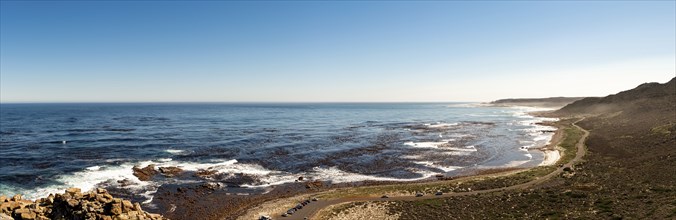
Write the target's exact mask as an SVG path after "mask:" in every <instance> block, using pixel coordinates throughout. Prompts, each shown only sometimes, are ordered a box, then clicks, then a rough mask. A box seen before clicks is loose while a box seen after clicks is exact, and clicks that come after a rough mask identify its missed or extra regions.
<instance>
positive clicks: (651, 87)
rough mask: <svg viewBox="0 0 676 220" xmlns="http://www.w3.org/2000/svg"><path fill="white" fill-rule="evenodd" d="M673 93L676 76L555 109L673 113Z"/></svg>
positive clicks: (586, 112) (570, 111) (578, 112)
mask: <svg viewBox="0 0 676 220" xmlns="http://www.w3.org/2000/svg"><path fill="white" fill-rule="evenodd" d="M675 95H676V78H673V79H671V81H669V82H667V83H665V84H660V83H654V82H653V83H644V84H641V85H639V86H638V87H636V88H634V89H631V90H627V91H623V92H620V93H617V94H614V95H609V96H607V97H602V98H598V97H589V98H584V99H581V100H577V101H575V102H573V103H571V104H569V105H566V106H565V107H563V108H561V109H560V110H557V111H556V114H559V115H568V114H604V113H605V114H607V113H615V112H620V111H622V112H623V113H624V114H630V113H641V114H645V112H644V111H649V112H653V111H671V113H673V110H674V105H673V104H674V99H675V97H674V96H675ZM665 113H668V112H665ZM665 116H667V115H665ZM671 116H673V115H671Z"/></svg>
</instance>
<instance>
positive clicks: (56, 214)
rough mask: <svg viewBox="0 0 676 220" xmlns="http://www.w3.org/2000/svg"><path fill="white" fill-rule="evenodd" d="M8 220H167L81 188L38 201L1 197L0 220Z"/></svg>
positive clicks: (130, 204)
mask: <svg viewBox="0 0 676 220" xmlns="http://www.w3.org/2000/svg"><path fill="white" fill-rule="evenodd" d="M5 219H31V220H32V219H36V220H46V219H103V220H114V219H115V220H127V219H128V220H132V219H138V220H142V219H149V220H156V219H165V218H164V217H162V216H161V215H159V214H152V213H148V212H145V211H143V210H142V209H141V204H139V203H132V202H130V201H128V200H123V199H119V198H113V196H111V195H110V194H108V192H107V191H106V190H105V189H101V188H99V189H95V190H92V191H89V192H84V193H83V192H81V191H80V189H78V188H70V189H67V190H66V192H65V193H63V194H56V195H52V194H50V195H49V196H48V197H47V198H41V199H37V200H35V201H30V200H25V199H23V198H22V196H21V195H15V196H14V197H12V198H7V197H6V196H0V220H5Z"/></svg>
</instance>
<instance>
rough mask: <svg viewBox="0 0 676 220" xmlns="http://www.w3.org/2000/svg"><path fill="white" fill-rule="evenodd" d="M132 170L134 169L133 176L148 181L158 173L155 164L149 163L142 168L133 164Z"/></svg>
mask: <svg viewBox="0 0 676 220" xmlns="http://www.w3.org/2000/svg"><path fill="white" fill-rule="evenodd" d="M132 170H134V176H136V177H137V178H138V179H139V180H141V181H149V180H150V179H152V178H153V176H155V175H156V174H157V173H158V172H157V170H155V165H153V164H150V165H148V166H146V167H144V168H139V167H136V166H134V167H133V168H132Z"/></svg>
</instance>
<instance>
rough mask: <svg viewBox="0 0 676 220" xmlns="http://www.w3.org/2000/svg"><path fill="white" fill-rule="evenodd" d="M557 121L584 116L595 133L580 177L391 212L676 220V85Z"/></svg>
mask: <svg viewBox="0 0 676 220" xmlns="http://www.w3.org/2000/svg"><path fill="white" fill-rule="evenodd" d="M552 115H554V116H557V117H561V118H583V117H584V119H583V120H582V121H581V122H579V123H578V125H580V126H581V127H583V128H584V129H586V130H589V131H590V134H589V137H588V139H587V141H586V145H587V155H586V156H585V157H584V158H583V160H585V162H583V163H580V164H578V165H576V166H575V167H574V169H573V170H574V173H573V174H574V175H573V176H569V177H559V178H555V179H552V180H550V181H549V182H548V183H547V184H545V185H543V186H540V187H537V188H534V189H530V190H523V191H511V192H503V193H493V194H485V195H480V196H464V197H455V198H449V199H434V200H429V202H394V203H390V204H386V205H387V207H388V208H389V210H390V212H391V213H402V215H401V216H400V218H399V219H421V218H435V219H470V218H484V219H495V218H511V219H674V218H676V199H675V198H676V173H674V170H676V78H675V79H672V80H671V81H669V82H668V83H665V84H660V83H646V84H642V85H640V86H638V87H636V88H634V89H631V90H627V91H624V92H620V93H617V94H614V95H609V96H606V97H602V98H584V99H581V100H578V101H575V102H573V103H571V104H569V105H567V106H565V107H563V108H561V109H560V110H557V111H555V112H553V113H552ZM451 213H452V216H451V215H449V214H451Z"/></svg>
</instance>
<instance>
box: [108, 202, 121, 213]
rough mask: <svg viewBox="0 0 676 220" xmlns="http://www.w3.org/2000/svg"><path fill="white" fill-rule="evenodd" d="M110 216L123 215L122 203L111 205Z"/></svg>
mask: <svg viewBox="0 0 676 220" xmlns="http://www.w3.org/2000/svg"><path fill="white" fill-rule="evenodd" d="M110 214H112V215H119V214H122V203H115V202H113V203H110Z"/></svg>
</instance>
